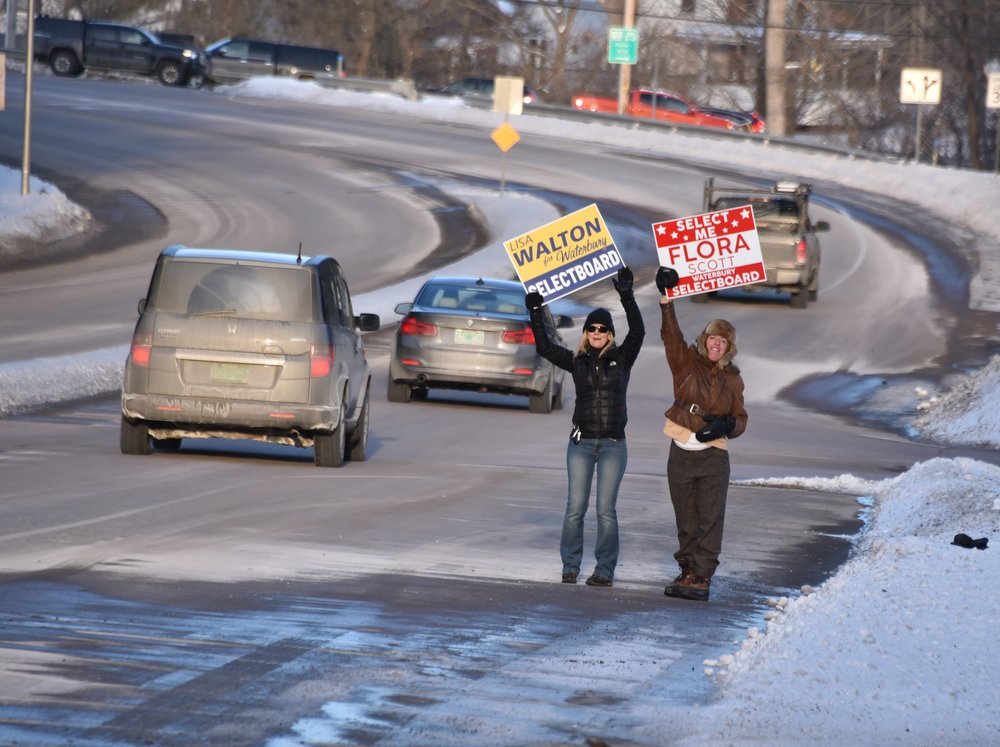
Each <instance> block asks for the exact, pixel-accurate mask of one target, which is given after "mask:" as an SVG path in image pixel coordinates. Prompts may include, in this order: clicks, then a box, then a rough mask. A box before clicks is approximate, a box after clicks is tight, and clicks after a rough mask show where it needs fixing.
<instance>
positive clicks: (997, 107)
mask: <svg viewBox="0 0 1000 747" xmlns="http://www.w3.org/2000/svg"><path fill="white" fill-rule="evenodd" d="M986 108H987V109H992V110H993V111H994V112H995V113H994V115H993V127H994V128H995V129H996V131H997V144H996V147H995V148H994V151H993V174H994V175H997V174H1000V73H990V74H989V75H988V76H987V78H986Z"/></svg>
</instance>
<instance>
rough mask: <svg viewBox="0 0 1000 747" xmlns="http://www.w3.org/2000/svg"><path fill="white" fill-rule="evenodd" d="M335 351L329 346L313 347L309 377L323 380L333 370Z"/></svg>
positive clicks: (310, 356)
mask: <svg viewBox="0 0 1000 747" xmlns="http://www.w3.org/2000/svg"><path fill="white" fill-rule="evenodd" d="M335 355H336V353H335V349H334V348H331V347H330V346H329V345H313V346H312V349H311V350H310V352H309V377H310V378H312V379H323V378H326V377H327V376H329V375H330V372H331V371H332V370H333V360H334V357H335Z"/></svg>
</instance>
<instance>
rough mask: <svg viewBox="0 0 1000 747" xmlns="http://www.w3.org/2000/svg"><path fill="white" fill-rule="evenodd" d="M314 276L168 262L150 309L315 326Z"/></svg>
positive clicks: (285, 270) (278, 269)
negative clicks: (313, 319)
mask: <svg viewBox="0 0 1000 747" xmlns="http://www.w3.org/2000/svg"><path fill="white" fill-rule="evenodd" d="M312 285H313V284H312V274H311V273H309V272H306V271H303V270H299V269H293V268H284V267H251V266H247V265H236V264H213V263H208V262H167V263H165V264H164V265H163V269H162V272H161V273H160V277H159V278H158V279H157V282H155V283H154V284H153V288H152V289H151V293H150V297H149V299H148V301H147V306H148V307H149V308H152V309H156V310H157V311H162V312H167V313H171V314H190V315H193V316H239V317H246V318H251V319H277V320H281V321H288V322H308V321H312V309H313V299H312Z"/></svg>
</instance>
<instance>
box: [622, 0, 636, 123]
mask: <svg viewBox="0 0 1000 747" xmlns="http://www.w3.org/2000/svg"><path fill="white" fill-rule="evenodd" d="M622 16H623V17H622V21H623V23H622V26H624V27H625V28H627V29H633V28H635V0H625V10H624V12H623V14H622ZM631 88H632V66H631V65H619V66H618V113H619V114H624V113H625V107H626V106H627V104H628V99H629V91H630V90H631Z"/></svg>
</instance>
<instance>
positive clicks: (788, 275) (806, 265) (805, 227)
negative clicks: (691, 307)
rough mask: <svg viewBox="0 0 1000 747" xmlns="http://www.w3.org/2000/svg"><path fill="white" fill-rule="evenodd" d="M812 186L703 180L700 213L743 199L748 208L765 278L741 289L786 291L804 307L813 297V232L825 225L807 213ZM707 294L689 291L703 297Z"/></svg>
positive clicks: (816, 249)
mask: <svg viewBox="0 0 1000 747" xmlns="http://www.w3.org/2000/svg"><path fill="white" fill-rule="evenodd" d="M811 194H812V185H810V184H803V183H798V182H777V183H776V184H775V185H774V186H773V187H771V188H770V189H752V188H750V189H748V188H746V187H733V186H730V187H720V186H716V185H715V180H714V179H708V180H707V181H706V182H705V201H704V207H705V212H710V211H713V210H725V209H728V208H734V207H737V206H740V205H747V204H749V205H750V206H751V207H752V208H753V214H754V221H755V222H756V224H757V235H758V237H759V238H760V250H761V255H762V257H763V260H764V271H765V273H766V275H767V278H766V280H765V281H764V282H762V283H756V284H754V285H747V286H743V287H742V288H741V290H744V291H750V292H753V291H760V290H771V291H775V290H776V291H780V292H783V293H789V294H791V298H790V303H791V306H792V308H795V309H804V308H806V307H807V306H808V304H809V302H810V301H815V300H816V299H817V298H818V297H819V269H820V259H821V252H820V244H819V238H818V237H817V235H816V234H817V233H820V232H823V231H829V230H830V224H829V223H827V222H826V221H817V222H815V223H814V222H813V221H812V220H811V218H810V217H809V196H810V195H811ZM710 295H711V294H703V295H700V296H692V297H691V299H692V300H693V301H696V302H705V301H707V300H708V298H709V296H710Z"/></svg>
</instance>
